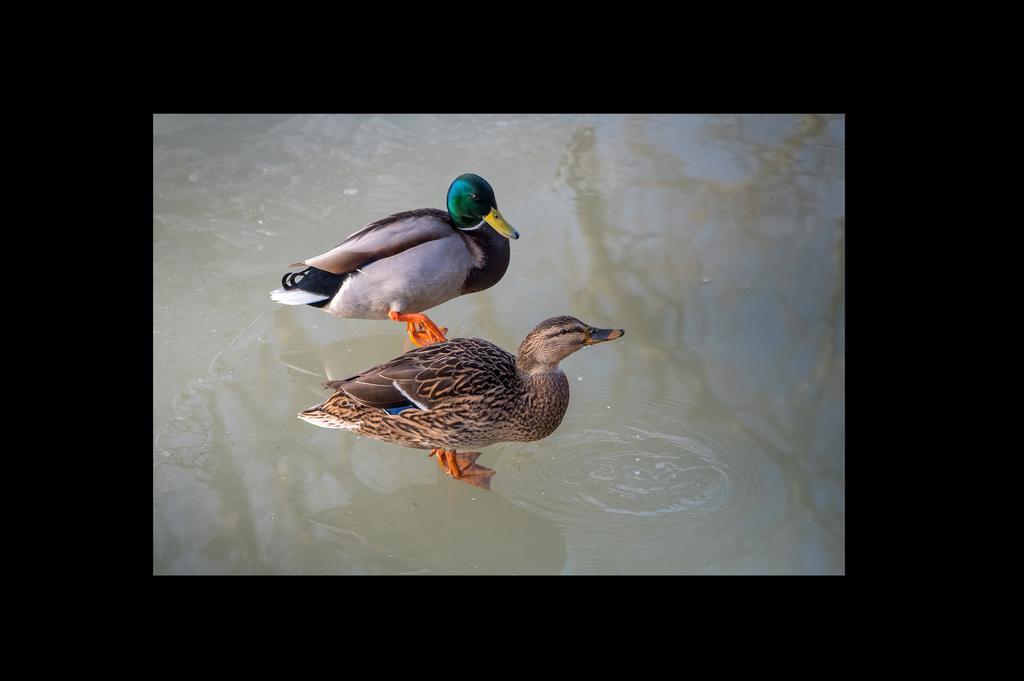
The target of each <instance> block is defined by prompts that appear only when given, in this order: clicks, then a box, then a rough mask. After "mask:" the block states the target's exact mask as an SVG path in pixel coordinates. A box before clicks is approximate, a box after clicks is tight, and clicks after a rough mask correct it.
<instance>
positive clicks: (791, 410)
mask: <svg viewBox="0 0 1024 681" xmlns="http://www.w3.org/2000/svg"><path fill="white" fill-rule="evenodd" d="M618 122H620V123H623V125H622V128H624V129H625V130H626V132H625V133H621V132H620V131H619V130H617V129H609V128H610V127H611V126H612V124H611V123H609V124H608V125H607V126H601V127H598V126H584V127H581V128H580V129H578V130H577V131H576V133H575V134H574V135H573V136H572V138H571V140H570V142H569V144H568V147H567V150H566V153H565V155H564V157H563V162H562V165H561V167H560V169H559V172H558V177H559V178H560V179H562V180H563V181H564V182H565V184H566V185H568V186H569V187H570V188H571V189H572V190H573V192H574V202H575V205H576V208H577V213H578V216H579V220H580V229H579V230H576V231H577V232H578V234H580V235H581V237H582V242H583V245H584V247H585V249H586V256H587V259H585V260H584V262H585V265H580V264H579V258H575V259H572V260H570V261H567V262H568V264H569V267H570V274H571V276H572V277H573V279H574V280H576V281H581V280H582V281H591V282H604V283H605V286H604V287H603V288H602V289H601V290H600V295H599V297H597V298H596V299H586V300H585V301H584V305H582V308H583V311H584V313H585V314H592V315H594V317H595V318H611V319H616V320H617V319H636V318H637V312H636V311H638V310H644V309H649V308H651V307H655V308H656V309H657V315H658V317H659V318H660V319H661V321H662V327H663V328H662V333H663V336H662V338H663V339H664V338H670V339H673V340H676V341H681V340H682V339H683V338H684V332H685V330H686V326H687V325H686V324H684V321H685V319H686V316H687V315H689V316H691V318H692V317H694V316H695V317H697V318H698V320H701V319H702V318H703V319H707V318H708V316H709V314H710V312H712V311H711V310H708V309H706V306H707V305H708V303H705V302H703V301H702V300H701V299H700V298H699V297H698V296H694V295H692V294H689V295H688V292H687V291H685V290H676V291H675V292H674V294H667V293H666V292H665V290H664V289H663V288H662V287H659V286H658V285H657V284H658V283H659V281H658V278H657V277H652V276H651V272H652V270H653V271H660V272H672V271H673V268H676V269H677V270H678V269H681V268H685V267H687V266H689V267H695V268H698V271H700V270H701V269H702V263H701V261H700V257H701V256H700V253H699V252H698V251H696V250H695V249H694V248H693V247H692V246H691V245H690V244H689V243H687V242H686V239H684V238H681V234H680V232H681V231H682V230H681V229H680V226H679V224H678V222H679V220H678V218H676V217H675V216H676V215H677V213H678V210H677V209H676V207H675V206H671V205H669V206H666V207H664V208H663V209H662V210H661V212H660V213H659V212H658V210H657V208H658V207H657V206H649V207H648V208H647V211H646V215H645V216H644V217H645V218H647V220H648V224H645V225H643V227H642V228H640V229H630V230H628V231H629V232H630V236H629V238H626V237H624V236H622V235H623V233H624V231H626V230H624V223H625V224H628V223H627V222H626V221H629V220H635V219H636V218H635V217H634V216H633V215H632V214H627V213H624V210H623V208H622V207H621V206H620V205H618V204H617V203H616V201H615V196H614V195H612V194H610V193H609V192H608V191H602V188H607V187H617V186H618V185H619V184H621V183H622V181H621V180H618V181H617V182H611V181H608V178H609V177H611V176H613V175H614V174H615V173H616V172H630V171H629V170H626V171H622V170H621V169H620V168H618V167H616V164H622V163H624V161H623V158H616V157H614V156H608V157H605V156H602V154H601V153H599V149H598V147H597V135H598V134H602V135H607V136H608V137H612V136H614V135H616V134H621V135H622V136H623V137H625V144H626V145H628V149H627V151H626V152H624V153H623V154H622V157H626V158H634V159H636V158H640V159H643V160H644V161H645V162H646V163H647V165H646V166H645V167H647V168H650V169H652V170H653V173H652V174H651V175H649V176H644V177H642V178H640V177H636V176H630V177H629V179H628V181H629V183H630V184H631V185H634V186H636V185H641V184H642V186H644V187H645V188H648V189H650V188H666V189H671V190H673V191H675V192H676V194H675V196H679V192H682V193H683V194H685V195H687V196H689V197H695V198H696V207H695V209H694V210H693V211H692V212H691V214H690V215H689V216H688V218H689V219H690V220H691V221H696V222H703V221H706V220H708V219H711V220H717V221H719V223H721V224H720V226H718V227H719V228H720V229H732V230H738V233H739V234H740V235H741V236H742V238H743V239H744V240H746V242H747V243H749V244H753V245H754V247H755V248H756V249H757V252H759V253H760V254H761V255H760V256H759V257H760V258H762V259H764V260H765V261H766V262H770V259H769V255H773V256H775V257H776V259H777V258H778V253H779V250H780V242H781V243H783V244H788V247H789V248H791V249H799V248H801V247H805V240H807V239H811V238H821V235H820V233H819V232H818V231H817V230H821V229H835V230H836V236H835V242H834V247H833V253H832V258H833V265H832V268H831V272H830V274H831V277H832V282H831V284H826V285H828V286H829V291H830V296H829V297H828V299H827V300H826V301H825V303H824V305H823V306H822V309H818V308H815V309H813V310H807V309H801V308H800V307H799V305H798V304H797V298H798V293H799V291H798V289H799V287H800V285H807V284H810V285H821V282H814V281H811V282H802V281H800V280H799V277H797V278H796V280H795V281H791V280H792V279H793V277H794V275H793V274H792V272H791V271H786V272H778V273H775V272H770V273H769V274H770V275H772V276H771V278H770V279H769V280H768V281H765V282H762V283H763V285H762V286H759V288H760V289H761V291H760V292H761V293H763V294H765V295H769V296H771V297H772V298H773V299H774V300H776V301H777V302H778V304H779V306H781V308H782V309H783V310H784V314H785V316H786V324H787V328H788V329H790V331H789V340H788V341H787V342H786V345H785V349H784V351H783V352H782V353H781V355H780V356H779V357H774V358H772V361H773V362H781V363H782V366H785V363H786V362H788V361H790V360H792V359H793V358H794V357H795V356H796V355H797V354H798V353H799V352H801V351H804V352H806V345H805V340H806V339H805V336H806V334H807V333H808V332H814V331H815V330H818V332H819V333H820V336H821V337H820V338H817V339H816V340H815V342H814V343H813V347H814V348H815V350H816V355H817V357H816V359H815V360H814V361H813V362H811V363H810V364H811V367H812V368H811V371H810V373H809V375H805V376H804V377H803V380H795V381H790V382H789V383H788V384H787V386H788V390H787V391H786V394H787V399H786V405H787V409H786V410H785V411H784V413H782V414H780V413H777V412H776V409H777V407H778V403H779V400H778V399H774V400H773V401H774V405H773V404H772V403H770V402H769V396H768V395H764V394H762V395H753V396H752V397H754V398H755V400H753V401H752V402H748V403H747V404H737V403H733V402H731V401H730V399H729V398H728V397H726V396H725V395H722V394H718V392H717V391H716V389H715V385H716V384H717V383H720V381H716V380H715V374H714V373H713V372H715V371H716V367H715V365H713V364H709V363H708V361H707V358H706V357H705V354H706V353H705V352H703V351H700V350H691V349H688V348H687V347H686V346H685V345H683V344H682V343H681V342H679V343H676V344H674V345H672V346H670V347H667V348H666V347H664V346H663V347H661V348H659V350H661V351H660V352H658V351H655V352H648V353H647V356H646V357H645V358H643V359H638V357H637V353H624V360H623V362H622V363H621V364H620V366H619V370H618V374H617V376H616V382H615V389H616V391H617V392H619V393H620V394H622V395H624V396H628V395H635V394H636V393H637V392H638V391H643V392H645V393H647V394H648V395H653V396H654V397H655V398H657V397H658V396H663V397H664V396H666V395H667V394H669V392H670V391H671V390H673V389H674V387H677V386H679V385H686V384H687V381H686V379H687V378H688V377H692V376H698V377H700V381H699V386H700V394H699V395H698V396H697V397H698V398H699V399H700V400H702V401H706V402H709V403H712V404H717V405H718V406H719V407H720V408H721V409H722V410H723V412H730V413H735V414H738V415H741V417H742V416H743V415H744V411H747V410H749V409H751V408H754V409H756V412H757V414H756V415H757V417H758V419H762V420H763V421H767V422H768V424H769V425H770V426H771V428H772V429H773V430H774V431H775V432H776V433H778V434H779V436H781V437H779V436H775V437H772V438H770V440H771V442H772V443H773V444H774V445H775V446H773V447H770V449H771V450H773V451H775V452H777V453H778V454H780V455H781V456H780V457H778V458H779V462H780V464H781V465H782V466H783V467H784V468H785V469H787V470H788V472H787V478H788V479H789V480H790V481H791V485H792V494H793V499H794V508H793V513H791V514H790V515H792V514H795V513H796V512H798V511H799V510H800V509H808V510H809V511H810V512H811V513H813V514H814V515H815V517H817V518H818V520H819V524H820V526H821V527H822V528H823V529H825V530H826V531H827V532H829V533H831V534H833V535H841V534H843V531H842V527H841V525H842V521H841V519H840V520H839V521H838V522H839V527H836V522H837V521H836V520H835V519H833V518H831V517H830V515H826V514H824V513H822V511H821V510H820V509H819V508H818V506H817V503H816V500H815V498H814V496H813V495H811V493H810V488H809V485H810V484H811V483H812V480H813V479H815V478H817V479H819V480H822V478H831V481H832V484H833V485H834V486H835V487H836V488H838V490H839V493H840V495H841V494H842V491H841V490H842V489H843V486H844V479H843V477H844V476H843V473H842V468H843V464H842V454H843V453H842V449H843V445H842V432H839V433H825V434H822V433H820V432H819V431H820V426H819V424H821V423H823V422H825V419H826V417H825V412H826V411H827V410H828V409H829V408H834V406H835V404H836V403H838V405H839V408H840V410H841V409H842V394H841V392H842V369H841V368H839V369H838V371H839V373H838V375H837V374H836V373H835V372H836V350H835V346H836V334H837V333H838V330H839V329H841V324H842V319H841V315H842V308H843V301H844V298H845V293H844V286H843V282H844V271H845V267H844V265H845V258H844V255H843V254H844V248H843V234H842V231H843V224H842V220H840V221H839V224H838V225H835V224H834V223H832V222H830V221H829V220H827V219H826V218H824V217H823V216H821V215H820V214H819V213H818V211H817V208H818V203H817V201H816V197H815V196H812V195H810V191H811V190H810V189H809V188H808V187H806V186H805V184H806V183H801V182H798V181H797V178H798V177H799V176H800V172H798V171H799V170H800V167H799V166H800V163H804V165H806V161H807V160H808V159H810V161H811V164H810V166H809V167H807V168H805V171H806V172H805V173H804V174H805V175H808V176H811V177H814V176H815V175H817V176H819V177H820V176H824V175H826V174H827V173H828V172H830V171H832V170H834V166H835V163H836V155H835V151H836V148H835V147H827V148H826V149H827V151H826V152H822V150H821V148H820V147H821V145H814V144H812V143H811V142H812V141H813V140H814V139H815V138H816V137H817V136H819V135H820V134H821V132H822V130H823V128H824V125H825V124H824V119H823V118H821V117H816V116H808V117H804V118H803V119H801V120H799V121H798V122H797V123H798V124H797V127H796V129H795V130H794V131H793V132H792V133H791V134H789V135H787V136H786V137H785V138H784V139H783V140H782V142H781V143H779V144H778V145H776V146H774V147H769V146H767V145H764V144H757V143H752V142H746V141H744V133H743V121H737V122H735V123H736V125H735V130H734V133H735V134H734V135H733V140H734V146H735V148H736V150H737V151H736V154H737V156H739V157H743V158H745V159H749V158H756V159H757V164H756V170H755V172H754V173H753V174H752V176H751V177H750V178H749V179H747V180H745V181H741V182H733V183H729V182H717V181H708V180H702V179H697V178H692V177H687V176H686V175H685V174H684V172H683V163H682V162H681V159H680V158H679V157H677V156H675V155H673V154H671V153H669V152H667V151H665V150H663V149H661V148H659V147H658V146H657V145H655V144H652V143H650V142H649V141H647V140H646V139H645V137H644V129H645V126H646V125H648V124H649V122H648V121H645V120H643V119H630V120H629V122H628V123H626V122H624V121H618ZM840 151H841V150H840ZM839 158H840V165H841V156H840V157H839ZM829 164H831V166H830V165H829ZM805 179H806V178H805ZM812 188H813V186H812ZM780 189H784V191H782V192H781V193H782V195H783V196H787V195H788V196H790V197H793V198H792V200H790V201H788V202H784V203H783V205H782V206H781V208H780V207H776V206H773V205H772V204H773V202H774V200H775V195H776V193H778V192H779V191H780ZM729 206H733V207H736V206H738V207H739V210H737V211H735V212H734V213H733V214H732V215H729V212H728V210H726V211H725V212H724V213H723V211H722V207H729ZM768 211H775V212H776V213H780V212H781V214H782V215H783V218H787V217H789V216H788V215H787V212H791V214H792V217H791V219H792V220H793V222H794V223H795V224H794V225H793V226H792V227H790V226H788V225H785V226H783V228H782V231H783V234H782V235H781V237H780V236H779V235H773V234H769V233H765V232H764V231H763V230H762V229H760V226H761V223H762V216H763V215H764V214H765V213H767V212H768ZM651 215H654V218H653V220H652V219H651V217H650V216H651ZM651 229H653V230H654V233H653V234H652V233H650V230H651ZM637 231H640V232H641V234H639V235H636V234H632V233H633V232H637ZM650 239H655V240H657V241H660V245H661V248H660V249H654V250H653V251H652V249H651V248H650V247H649V246H648V245H647V244H646V243H645V241H646V240H650ZM795 252H797V253H799V252H800V251H799V250H796V251H795ZM641 254H642V255H641ZM586 265H589V271H587V272H581V271H579V270H580V268H581V267H584V266H586ZM799 266H800V263H799V262H797V263H794V267H797V268H798V267H799ZM797 272H799V270H797ZM624 283H628V286H626V285H622V284H624ZM677 283H678V279H677ZM616 284H619V285H616ZM718 285H719V287H720V288H721V289H723V291H722V293H720V294H719V297H718V298H716V300H717V301H718V302H722V301H724V300H727V299H729V298H730V297H735V296H743V295H744V294H745V292H744V291H743V290H742V289H740V287H738V286H733V288H732V290H729V285H728V284H726V283H725V282H719V284H718ZM684 303H685V305H684ZM711 304H717V303H711ZM598 307H599V309H597V308H598ZM715 311H716V312H717V310H715ZM808 319H809V320H810V321H808ZM815 319H818V320H823V321H824V324H813V322H814V321H815ZM617 323H618V322H617ZM623 323H624V322H623ZM691 326H693V324H691ZM821 329H823V331H821ZM630 340H632V341H633V342H634V343H637V342H643V341H642V340H641V339H638V338H637V337H636V335H634V336H633V337H632V338H631V339H630ZM708 340H709V342H712V343H713V342H714V338H713V337H712V338H710V339H708ZM636 361H642V362H645V363H649V362H658V363H660V364H661V365H662V367H661V368H662V369H663V370H662V371H653V372H652V371H650V369H649V367H648V368H647V370H646V371H643V370H641V368H640V367H638V366H636V365H635V364H634V362H636ZM839 366H840V367H841V366H842V365H841V364H840V365H839ZM763 369H764V371H765V372H766V375H768V372H770V371H772V370H775V371H776V373H777V374H778V375H779V378H780V380H782V381H783V382H785V377H782V376H781V369H776V368H775V367H772V366H769V365H765V366H764V367H763ZM638 374H641V375H644V376H645V378H646V379H647V380H649V381H650V382H649V383H648V384H645V385H643V386H637V385H636V384H635V377H636V375H638ZM837 376H838V377H837ZM690 380H691V381H692V378H691V379H690ZM835 380H838V384H839V390H840V394H839V395H838V396H836V395H834V394H830V393H828V389H829V386H830V382H831V384H832V385H833V386H834V382H835ZM796 386H799V388H797V387H796ZM833 392H834V391H833ZM777 394H778V393H776V395H777ZM748 425H749V426H751V427H753V429H754V430H756V431H761V429H762V424H761V423H758V422H757V421H756V420H755V421H753V422H749V423H748ZM762 439H763V438H762ZM780 439H781V442H780ZM822 440H824V441H825V443H826V444H825V450H824V451H820V452H819V453H818V454H815V450H816V448H817V449H819V450H820V446H819V445H816V442H819V443H820V442H821V441H822ZM766 444H767V443H766ZM836 448H838V451H836ZM812 456H818V457H819V458H821V459H827V460H825V461H819V462H818V464H819V466H818V467H822V468H825V470H824V471H817V470H815V466H814V465H813V464H814V460H812ZM837 459H838V461H839V463H838V466H836V465H835V461H836V460H837ZM828 460H831V461H832V462H833V463H832V464H831V465H829V461H828ZM821 464H824V465H821ZM829 469H831V470H832V471H834V473H833V474H831V475H830V473H829ZM822 482H824V480H822ZM830 505H832V506H833V507H834V508H835V507H838V509H837V510H835V511H834V513H836V514H838V515H840V516H841V514H842V506H843V502H842V499H841V498H840V499H832V500H831V504H830Z"/></svg>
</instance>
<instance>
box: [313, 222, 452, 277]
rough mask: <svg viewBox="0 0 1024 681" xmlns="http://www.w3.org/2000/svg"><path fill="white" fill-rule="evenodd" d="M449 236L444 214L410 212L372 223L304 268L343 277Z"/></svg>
mask: <svg viewBox="0 0 1024 681" xmlns="http://www.w3.org/2000/svg"><path fill="white" fill-rule="evenodd" d="M451 235H452V224H451V222H450V220H449V218H448V213H447V212H445V211H443V210H437V209H435V208H424V209H421V210H411V211H407V212H405V213H396V214H395V215H391V216H389V217H386V218H384V219H383V220H378V221H376V222H371V223H370V224H368V225H367V226H366V227H363V228H362V229H361V230H359V231H358V232H356V233H355V234H353V235H352V236H350V237H349V238H347V239H345V241H343V242H342V243H341V244H340V245H339V246H338V247H336V248H333V249H331V250H330V251H327V252H326V253H323V254H321V255H318V256H316V257H315V258H310V259H309V260H306V261H305V263H304V264H306V265H310V266H312V267H315V268H317V269H319V270H324V271H327V272H332V273H334V274H342V273H344V272H351V271H353V270H354V269H356V268H357V267H362V266H363V265H366V264H369V263H371V262H373V261H375V260H380V259H382V258H387V257H390V256H393V255H397V254H398V253H401V252H403V251H407V250H409V249H410V248H412V247H414V246H418V245H420V244H422V243H426V242H428V241H434V240H435V239H443V238H444V237H447V236H451Z"/></svg>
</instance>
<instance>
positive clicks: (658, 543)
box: [153, 115, 845, 574]
mask: <svg viewBox="0 0 1024 681" xmlns="http://www.w3.org/2000/svg"><path fill="white" fill-rule="evenodd" d="M463 172H476V173H478V174H480V175H482V176H483V177H485V178H487V179H488V180H489V181H490V183H491V184H492V186H493V187H494V190H495V194H496V196H497V199H498V202H499V206H500V208H501V211H502V214H503V215H504V216H505V217H506V218H507V219H508V220H509V222H511V224H513V225H514V226H515V227H516V228H517V229H518V230H519V231H520V232H521V234H522V238H521V239H519V240H518V241H515V242H513V243H512V262H511V265H510V267H509V270H508V273H507V274H506V276H505V278H504V279H502V281H501V282H499V283H498V284H497V285H496V286H494V287H493V288H491V289H489V290H487V291H484V292H481V293H477V294H474V295H471V296H466V297H462V298H458V299H456V300H453V301H449V302H448V303H445V304H444V305H442V306H439V307H437V308H434V309H433V310H431V311H430V315H431V317H432V318H433V319H434V320H435V321H437V322H438V323H440V324H443V325H445V326H448V327H449V329H450V331H449V336H460V335H471V336H479V337H483V338H487V339H488V340H490V341H492V342H494V343H497V344H498V345H501V346H502V347H504V348H506V349H508V350H510V351H514V350H515V348H516V347H517V346H518V344H519V342H520V341H521V340H522V338H523V336H524V335H525V333H526V332H527V331H529V330H530V328H532V327H533V326H534V325H535V324H536V323H537V322H539V321H541V320H543V319H545V318H547V317H551V316H554V315H559V314H571V315H574V316H576V317H579V318H580V319H582V320H584V321H585V322H588V323H590V324H593V325H595V326H603V327H622V328H625V329H626V330H627V332H628V333H627V335H626V336H625V337H624V338H623V339H622V340H617V341H614V342H612V343H607V344H602V345H600V346H596V347H594V348H587V349H585V350H584V351H582V352H579V353H576V354H575V355H572V356H571V357H569V358H568V359H567V360H565V361H564V362H563V363H562V368H563V369H564V371H565V372H566V374H567V375H568V376H569V379H570V385H571V390H572V399H571V401H570V405H569V410H568V412H567V414H566V416H565V419H564V421H563V422H562V425H561V427H560V428H559V429H558V430H557V431H556V432H555V433H554V434H553V435H552V436H551V437H549V438H547V439H545V440H542V441H540V442H534V443H503V444H499V445H495V446H492V447H489V448H486V449H484V450H483V455H482V456H481V458H480V461H479V462H480V463H481V464H482V465H485V466H488V467H490V468H493V469H495V470H496V471H497V475H496V476H495V478H494V483H493V487H492V489H491V491H490V492H487V491H484V490H480V489H478V488H474V487H471V486H469V485H466V484H463V483H459V482H457V481H454V480H451V479H450V478H447V477H445V476H443V475H442V474H441V473H440V471H439V470H438V468H437V466H436V465H435V464H434V463H433V461H432V460H430V459H427V458H426V453H425V452H420V451H417V450H413V449H407V448H405V447H400V446H396V445H390V444H387V443H383V442H377V441H373V440H368V439H366V438H359V437H357V436H354V435H352V434H351V433H347V432H343V431H342V432H339V431H334V430H326V429H321V428H317V427H315V426H312V425H310V424H308V423H305V422H303V421H301V420H299V419H298V418H296V417H295V413H296V412H298V411H299V410H301V409H304V408H306V407H309V406H311V405H313V404H315V403H317V402H319V401H321V400H322V399H323V398H324V396H325V392H324V391H323V390H321V389H320V386H319V384H320V381H321V380H323V379H324V378H325V377H331V378H342V377H345V376H348V375H351V374H353V373H355V372H356V371H359V370H361V369H364V368H366V367H369V366H371V365H373V364H376V363H379V362H381V361H383V360H386V359H389V358H390V357H393V356H395V355H397V354H399V353H401V352H403V351H404V350H405V349H407V348H408V347H409V346H408V343H407V341H406V339H405V336H404V333H403V332H402V328H403V327H402V326H401V325H398V324H395V323H393V322H389V321H365V320H340V319H335V318H332V317H329V316H328V315H326V314H324V313H323V312H321V311H319V310H316V309H314V308H310V307H305V306H303V307H285V306H281V305H276V304H274V303H272V302H271V301H270V300H269V291H270V290H271V289H273V288H276V287H277V286H278V285H279V282H280V278H281V275H282V274H283V273H284V272H285V271H286V270H287V265H288V264H289V263H292V262H296V261H298V260H301V259H304V258H308V257H310V256H313V255H316V254H319V253H322V252H323V251H326V250H328V249H329V248H331V247H333V246H335V245H336V244H337V243H339V242H340V241H342V240H343V239H344V238H345V237H346V236H347V235H348V234H349V233H351V232H352V231H355V230H356V229H358V228H359V227H361V226H362V225H364V224H366V223H368V222H370V221H372V220H375V219H378V218H380V217H383V216H385V215H388V214H390V213H393V212H397V211H399V210H407V209H411V208H421V207H438V208H443V207H444V199H445V193H446V191H447V189H448V185H449V184H450V182H451V180H452V179H453V178H454V177H455V176H457V175H459V174H461V173H463ZM844 236H845V119H844V117H843V116H819V115H785V116H782V115H772V116H727V115H699V116H669V115H659V116H646V115H628V116H627V115H603V116H597V115H595V116H581V115H571V116H570V115H564V116H522V115H517V116H365V115H364V116H265V115H260V116H256V115H253V116H237V115H233V116H178V115H159V116H155V117H154V121H153V263H154V275H153V289H154V292H153V317H154V325H153V351H154V362H153V373H154V394H153V430H154V445H153V571H154V573H157V574H451V573H458V574H466V573H480V574H713V573H727V574H835V573H843V572H844V571H845V444H844V434H845V433H844V431H845V410H844V390H845V283H844V282H845V249H844Z"/></svg>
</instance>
